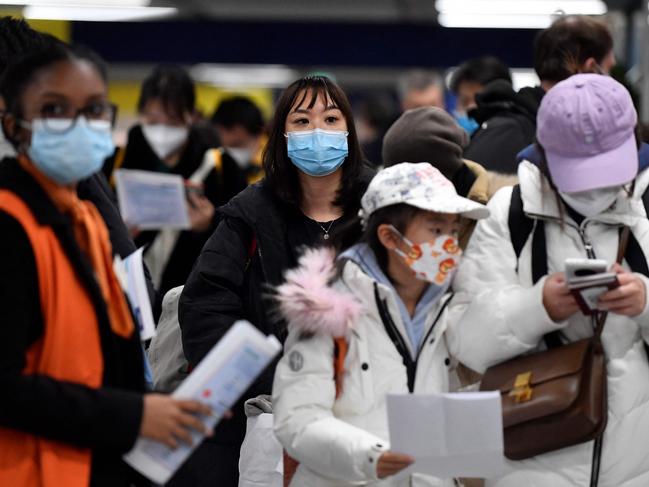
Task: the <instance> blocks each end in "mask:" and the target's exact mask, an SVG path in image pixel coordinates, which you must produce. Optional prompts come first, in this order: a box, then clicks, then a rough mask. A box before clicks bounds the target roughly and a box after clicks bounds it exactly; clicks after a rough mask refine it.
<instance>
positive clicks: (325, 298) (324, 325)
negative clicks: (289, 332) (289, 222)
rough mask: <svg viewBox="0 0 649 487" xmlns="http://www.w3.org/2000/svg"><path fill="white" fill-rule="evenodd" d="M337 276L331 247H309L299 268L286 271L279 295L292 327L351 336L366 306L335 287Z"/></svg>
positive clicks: (299, 261) (280, 304) (279, 300)
mask: <svg viewBox="0 0 649 487" xmlns="http://www.w3.org/2000/svg"><path fill="white" fill-rule="evenodd" d="M336 275H337V270H336V264H335V253H334V251H333V250H332V249H331V248H328V247H321V248H314V249H307V250H306V251H305V252H304V254H303V255H302V256H301V257H300V258H299V260H298V267H296V268H295V269H292V270H289V271H287V272H286V273H285V278H286V282H285V283H284V284H282V285H280V286H278V287H277V288H276V298H277V301H278V303H279V310H280V312H281V314H282V316H283V317H284V318H285V319H286V321H288V323H289V324H290V325H291V326H293V327H296V328H297V329H299V330H301V331H302V332H305V333H310V334H325V335H330V336H332V337H344V336H347V334H348V333H349V331H350V330H351V328H352V327H353V324H354V322H355V321H356V319H357V318H358V316H359V315H360V312H361V310H362V307H361V304H360V303H358V301H356V300H355V299H354V298H353V297H352V296H351V294H347V293H344V292H341V291H339V290H337V289H335V288H333V287H331V284H332V282H333V281H334V280H335V278H336Z"/></svg>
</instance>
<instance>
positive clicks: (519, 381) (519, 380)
mask: <svg viewBox="0 0 649 487" xmlns="http://www.w3.org/2000/svg"><path fill="white" fill-rule="evenodd" d="M531 382H532V372H525V373H523V374H518V375H517V376H516V380H515V381H514V388H513V389H512V390H511V391H509V395H510V396H511V397H514V398H515V401H516V402H525V401H529V400H530V399H532V387H531Z"/></svg>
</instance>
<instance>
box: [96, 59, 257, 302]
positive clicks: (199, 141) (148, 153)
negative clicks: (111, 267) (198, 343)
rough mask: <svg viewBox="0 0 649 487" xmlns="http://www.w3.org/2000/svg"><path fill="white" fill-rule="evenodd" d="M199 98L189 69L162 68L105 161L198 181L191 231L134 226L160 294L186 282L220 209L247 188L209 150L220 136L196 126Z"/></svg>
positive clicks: (191, 197) (110, 167) (192, 190)
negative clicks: (122, 143)
mask: <svg viewBox="0 0 649 487" xmlns="http://www.w3.org/2000/svg"><path fill="white" fill-rule="evenodd" d="M195 100H196V93H195V88H194V83H193V81H192V80H191V78H190V76H189V74H188V73H187V72H186V71H185V70H184V69H182V68H180V67H178V66H158V67H156V68H155V69H154V70H153V71H152V72H151V74H150V75H149V76H148V77H147V78H146V79H145V80H144V82H143V84H142V90H141V92H140V99H139V101H138V112H139V119H140V122H139V123H138V124H137V125H135V126H134V127H133V128H131V130H130V131H129V134H128V141H127V144H126V147H125V148H124V149H122V150H118V151H117V152H116V155H115V157H114V158H112V159H109V160H108V161H107V163H106V165H105V166H104V172H108V173H110V172H111V171H114V170H116V169H119V168H122V169H138V170H143V171H153V172H159V173H167V174H178V175H180V176H182V177H183V178H184V179H185V180H188V181H189V180H191V181H192V183H191V185H190V186H189V190H188V192H187V199H188V203H189V204H188V208H189V218H190V222H191V229H190V230H187V231H183V232H178V231H175V230H168V229H163V230H160V231H143V232H139V230H138V229H133V235H134V239H135V243H136V245H137V246H138V247H142V246H146V249H145V253H144V260H145V263H146V264H147V266H148V268H149V270H150V271H151V276H152V279H153V283H154V285H155V286H156V288H157V289H158V291H159V292H160V296H164V293H166V292H167V291H168V290H169V289H171V288H173V287H176V286H180V285H183V284H185V281H186V280H187V276H188V275H189V271H190V270H191V268H192V265H193V264H194V261H195V260H196V257H198V254H199V253H200V251H201V248H202V247H203V245H204V244H205V241H206V240H207V239H208V237H209V236H210V235H211V233H212V232H213V231H214V228H215V223H216V220H215V216H216V208H217V207H219V206H220V205H222V204H224V203H226V202H227V201H228V200H229V199H230V198H231V197H232V196H234V195H235V194H237V193H238V192H239V191H241V190H242V189H243V188H244V187H245V185H241V186H238V187H236V188H233V187H232V186H231V185H229V184H227V182H228V181H227V180H224V179H223V178H222V176H223V174H222V172H221V171H219V169H218V168H217V166H216V164H215V161H214V159H213V157H210V153H211V151H208V149H209V148H210V147H211V146H212V145H214V144H213V143H212V142H214V141H211V140H207V139H208V137H206V136H205V135H204V133H203V132H202V131H201V130H199V129H198V128H196V127H195V126H194V125H193V121H194V115H195V113H194V112H195Z"/></svg>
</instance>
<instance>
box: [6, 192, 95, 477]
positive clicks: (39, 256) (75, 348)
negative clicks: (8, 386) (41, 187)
mask: <svg viewBox="0 0 649 487" xmlns="http://www.w3.org/2000/svg"><path fill="white" fill-rule="evenodd" d="M0 211H4V212H5V213H7V214H9V215H10V216H11V217H13V218H14V219H16V220H17V221H18V223H20V225H22V227H23V229H24V231H25V233H26V234H27V237H28V239H29V241H30V243H31V246H32V250H33V253H34V258H35V261H36V270H37V273H38V289H39V293H40V300H41V302H40V306H41V311H42V318H43V334H42V336H41V337H40V338H39V339H38V340H37V341H36V342H35V343H34V344H33V345H32V346H31V347H30V349H29V350H28V351H27V354H26V357H25V358H26V365H25V368H24V370H23V371H22V373H23V374H25V375H32V374H34V375H36V374H38V375H46V376H48V377H51V378H52V379H55V380H60V381H67V382H74V383H78V384H82V385H85V386H87V387H91V388H99V387H100V386H101V383H102V376H103V368H104V361H103V355H102V350H101V340H100V336H99V324H98V320H97V314H96V310H95V307H94V305H93V303H92V300H91V298H90V295H89V294H88V292H87V290H86V288H85V286H84V285H83V283H82V282H81V281H80V279H79V278H78V277H77V274H76V273H75V270H74V268H73V266H72V264H71V263H70V261H69V259H68V257H67V255H66V254H65V251H64V250H63V248H62V246H61V244H60V242H59V240H58V238H57V237H56V235H55V233H54V231H53V230H52V228H51V227H48V226H43V225H41V224H39V223H38V221H37V220H36V218H35V217H34V215H33V214H32V211H31V210H30V208H29V207H28V206H27V205H26V204H25V202H24V201H23V200H22V199H20V198H19V197H18V196H16V194H14V193H13V192H11V191H7V190H0ZM34 304H36V303H34ZM3 326H11V323H5V324H3ZM42 407H43V408H47V407H48V405H47V404H43V405H42ZM90 465H91V451H90V449H89V448H80V447H76V446H73V445H70V444H67V443H61V442H57V441H53V440H49V439H46V438H43V437H39V436H36V435H33V434H28V433H24V432H21V431H18V430H13V429H8V428H0V485H2V486H5V485H6V486H12V487H13V486H15V487H21V486H29V487H60V486H65V487H87V486H88V485H89V483H90Z"/></svg>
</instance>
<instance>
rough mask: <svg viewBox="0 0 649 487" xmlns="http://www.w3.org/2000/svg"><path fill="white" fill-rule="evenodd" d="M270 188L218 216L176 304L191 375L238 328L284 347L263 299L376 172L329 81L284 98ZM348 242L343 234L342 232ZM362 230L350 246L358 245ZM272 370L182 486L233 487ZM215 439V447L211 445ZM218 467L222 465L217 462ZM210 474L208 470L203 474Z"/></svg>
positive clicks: (267, 163)
mask: <svg viewBox="0 0 649 487" xmlns="http://www.w3.org/2000/svg"><path fill="white" fill-rule="evenodd" d="M264 169H265V171H266V179H265V180H263V181H261V182H260V183H257V184H255V185H253V186H250V187H249V188H247V189H246V190H244V191H243V192H241V193H240V194H239V195H238V196H236V197H235V198H233V199H232V200H231V201H230V203H228V204H227V205H226V206H225V207H223V208H222V209H221V210H220V213H221V216H222V220H221V222H220V224H219V226H218V227H217V229H216V231H215V232H214V234H213V235H212V237H211V238H210V239H209V240H208V242H207V244H206V246H205V247H204V249H203V251H202V253H201V255H200V257H199V259H198V261H197V263H196V265H195V267H194V269H193V271H192V273H191V275H190V277H189V280H188V281H187V284H186V286H185V288H184V290H183V293H182V296H181V298H180V306H179V320H180V327H181V330H182V340H183V349H184V352H185V355H186V356H187V359H188V361H189V363H190V365H191V366H196V364H198V362H200V360H201V359H202V358H203V357H204V356H205V355H206V354H207V352H208V351H209V350H210V349H211V348H212V347H213V346H214V344H215V343H216V342H217V341H218V340H219V339H220V338H221V337H222V336H223V335H224V334H225V332H226V331H227V330H228V329H229V328H230V326H231V325H232V324H233V323H234V322H235V321H236V320H239V319H247V320H249V321H250V322H251V323H253V324H254V325H255V326H257V327H258V328H259V329H260V330H261V331H262V332H264V333H266V334H271V333H272V334H274V335H275V336H277V337H278V338H279V339H281V340H283V339H284V338H285V335H286V330H285V325H284V324H283V323H282V322H280V321H279V320H278V319H277V313H273V308H272V305H271V303H270V302H267V301H266V300H264V299H263V297H264V295H266V294H268V292H269V291H268V290H269V289H270V288H269V286H270V285H277V284H279V283H280V282H281V281H282V279H283V277H282V276H283V273H284V271H285V270H286V269H290V268H291V267H294V266H295V265H296V263H297V257H298V256H299V251H300V249H302V248H303V247H305V246H314V245H318V244H322V243H324V242H327V241H328V240H329V237H330V235H331V234H333V232H335V231H336V229H337V228H343V227H346V226H347V224H348V222H350V221H352V220H354V219H355V217H356V215H357V213H358V210H359V208H360V198H361V196H362V194H363V193H364V191H365V189H366V187H367V185H368V184H369V180H370V179H371V176H372V172H371V171H370V170H369V169H368V168H366V167H365V165H364V162H363V157H362V153H361V150H360V146H359V143H358V138H357V136H356V131H355V128H354V120H353V118H352V111H351V107H350V104H349V101H348V99H347V97H346V95H345V94H344V92H343V91H342V90H341V88H340V87H339V86H338V85H336V84H335V83H334V82H333V81H331V80H330V79H328V78H325V77H321V76H308V77H305V78H302V79H300V80H298V81H296V82H294V83H293V84H291V85H290V86H289V87H288V88H287V89H286V90H285V91H284V92H283V94H282V95H281V97H280V99H279V101H278V104H277V108H276V111H275V115H274V118H273V120H272V125H271V130H270V139H269V141H268V145H267V146H266V152H265V155H264ZM346 233H348V232H346ZM360 233H361V229H360V226H358V228H357V231H356V232H352V233H351V237H350V239H353V238H357V237H360ZM273 373H274V367H269V368H268V370H266V371H265V373H264V374H262V376H260V378H259V379H258V380H257V381H256V383H255V384H254V385H253V386H252V388H251V389H250V390H249V391H248V393H247V394H246V397H243V398H242V402H240V403H239V404H237V405H236V406H235V407H234V411H233V412H234V417H233V419H232V420H230V421H228V422H225V423H222V424H221V425H219V426H218V428H217V432H216V434H215V438H214V440H210V441H208V442H205V443H204V444H203V446H202V447H201V448H199V450H197V452H196V454H195V455H194V458H193V459H190V461H189V462H188V463H187V464H186V466H185V467H184V469H183V472H181V474H180V475H179V477H178V478H177V480H178V482H179V484H178V485H180V478H181V477H180V476H181V475H183V477H182V478H183V481H185V482H187V481H197V480H198V479H200V482H201V485H203V483H205V485H207V482H208V480H206V477H205V476H206V475H207V476H208V477H209V479H215V482H216V481H217V480H218V482H216V483H218V485H221V486H236V485H237V478H238V467H237V464H238V458H239V449H240V446H241V443H242V441H243V438H244V434H245V415H244V412H243V401H245V400H246V399H248V398H250V397H255V396H257V395H260V394H270V393H271V387H272V381H273ZM216 437H218V438H216ZM215 459H218V461H215ZM206 465H207V466H209V467H210V468H209V469H206V468H205V466H206Z"/></svg>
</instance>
